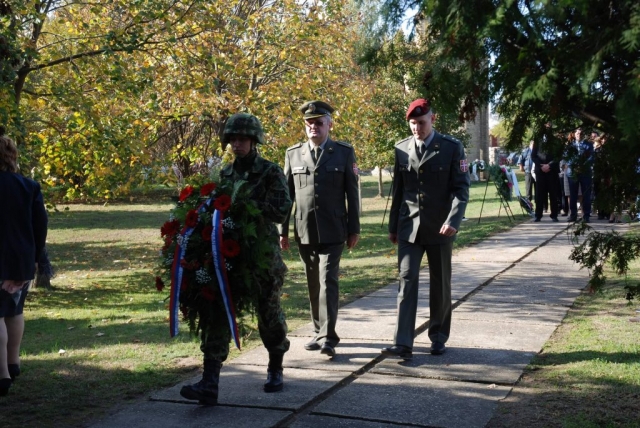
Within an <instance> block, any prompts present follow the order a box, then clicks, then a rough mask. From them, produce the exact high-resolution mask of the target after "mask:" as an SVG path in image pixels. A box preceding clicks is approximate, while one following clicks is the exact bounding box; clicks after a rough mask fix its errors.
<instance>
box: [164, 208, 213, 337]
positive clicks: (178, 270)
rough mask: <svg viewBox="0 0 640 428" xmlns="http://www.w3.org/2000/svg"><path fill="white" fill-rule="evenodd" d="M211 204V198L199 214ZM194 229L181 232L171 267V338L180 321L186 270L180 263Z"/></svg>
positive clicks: (175, 333) (199, 210) (175, 334)
mask: <svg viewBox="0 0 640 428" xmlns="http://www.w3.org/2000/svg"><path fill="white" fill-rule="evenodd" d="M210 203H211V198H209V199H208V200H207V201H206V202H203V203H202V204H200V206H199V207H198V213H202V212H203V211H205V210H206V208H207V207H208V206H209V204H210ZM193 230H194V228H193V227H187V226H185V227H184V228H183V229H182V232H180V236H181V239H179V240H178V244H177V245H176V250H175V252H174V253H173V263H172V265H171V293H170V299H169V334H170V335H171V337H174V336H177V335H178V324H179V320H180V287H181V286H182V274H183V272H184V268H183V267H182V263H180V262H181V261H182V260H183V259H184V256H185V254H186V252H187V245H188V241H189V236H191V234H192V233H193ZM180 243H182V244H180Z"/></svg>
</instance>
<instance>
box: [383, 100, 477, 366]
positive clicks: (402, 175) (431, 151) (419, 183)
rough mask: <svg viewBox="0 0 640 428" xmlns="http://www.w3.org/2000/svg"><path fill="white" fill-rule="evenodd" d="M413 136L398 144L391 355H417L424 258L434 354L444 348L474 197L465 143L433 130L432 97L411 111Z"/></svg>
mask: <svg viewBox="0 0 640 428" xmlns="http://www.w3.org/2000/svg"><path fill="white" fill-rule="evenodd" d="M406 118H407V120H408V121H409V127H410V128H411V132H412V133H413V136H412V137H409V138H406V139H404V140H402V141H400V142H399V143H397V144H396V147H395V166H394V175H393V202H392V203H391V211H390V215H389V240H390V241H391V242H392V243H393V244H398V270H399V277H400V287H399V290H398V320H397V325H396V331H395V334H394V345H393V346H391V347H388V348H384V349H383V350H382V354H383V355H386V356H389V357H399V358H402V359H404V360H410V359H411V358H413V353H412V352H413V336H414V330H415V321H416V311H417V308H418V282H419V272H420V261H421V260H422V256H423V254H424V253H425V252H426V253H427V260H428V262H429V308H430V321H429V331H428V334H429V339H431V354H433V355H440V354H442V353H443V352H444V351H445V343H446V342H447V340H448V339H449V332H450V329H451V254H452V249H453V241H454V239H455V236H456V233H457V232H458V229H459V228H460V223H461V222H462V219H463V218H464V212H465V209H466V207H467V201H468V200H469V184H470V178H469V172H468V164H467V161H466V158H465V154H464V147H463V145H462V143H461V142H460V141H458V140H456V139H454V138H452V137H449V136H446V135H441V134H439V133H438V132H436V131H435V130H434V129H433V112H432V111H431V106H430V103H429V101H427V100H425V99H422V98H421V99H417V100H415V101H413V102H412V103H411V104H410V105H409V108H408V110H407V115H406Z"/></svg>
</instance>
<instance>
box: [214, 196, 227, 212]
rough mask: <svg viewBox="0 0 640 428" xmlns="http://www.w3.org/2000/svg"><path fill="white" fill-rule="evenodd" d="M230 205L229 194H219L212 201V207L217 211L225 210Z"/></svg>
mask: <svg viewBox="0 0 640 428" xmlns="http://www.w3.org/2000/svg"><path fill="white" fill-rule="evenodd" d="M230 206H231V197H230V196H229V195H220V196H218V197H217V198H216V200H215V201H214V202H213V207H214V208H215V209H217V210H218V211H222V212H225V211H227V210H228V209H229V207H230Z"/></svg>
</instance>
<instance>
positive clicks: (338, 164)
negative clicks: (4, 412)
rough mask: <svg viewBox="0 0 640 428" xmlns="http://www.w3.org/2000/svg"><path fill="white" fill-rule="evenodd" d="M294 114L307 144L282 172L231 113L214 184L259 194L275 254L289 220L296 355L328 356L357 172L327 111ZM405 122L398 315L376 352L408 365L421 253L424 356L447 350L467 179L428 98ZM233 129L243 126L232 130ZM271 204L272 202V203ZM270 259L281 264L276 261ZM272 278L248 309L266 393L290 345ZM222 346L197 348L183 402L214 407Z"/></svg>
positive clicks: (355, 218) (313, 107)
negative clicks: (298, 319) (299, 317)
mask: <svg viewBox="0 0 640 428" xmlns="http://www.w3.org/2000/svg"><path fill="white" fill-rule="evenodd" d="M299 111H300V113H301V115H302V119H303V120H304V128H305V132H306V135H307V140H306V141H303V142H300V143H298V144H295V145H294V146H292V147H290V148H289V149H287V151H286V155H285V162H284V170H280V168H279V167H278V166H277V165H276V164H274V163H271V162H268V161H266V160H264V159H262V158H261V157H260V155H259V153H258V151H257V147H258V145H259V144H263V143H264V133H263V130H262V126H261V125H260V122H259V120H258V119H257V118H256V117H255V116H251V115H247V114H246V113H238V114H236V115H233V116H232V117H231V118H230V119H229V121H228V122H227V125H226V127H225V129H224V131H223V136H222V141H223V144H227V143H228V144H230V145H231V148H232V150H233V153H234V155H235V160H234V162H233V164H232V165H229V166H227V167H226V168H225V169H223V171H222V173H221V175H220V180H221V181H223V180H232V181H233V180H239V179H243V180H247V181H248V182H249V183H251V185H252V186H255V187H256V189H258V190H257V191H255V192H252V194H253V195H254V196H255V198H256V201H257V202H258V205H259V206H263V207H265V206H268V207H270V208H269V209H265V210H264V213H265V216H266V217H268V218H267V221H268V222H270V223H271V224H272V225H273V226H275V227H276V228H277V233H274V234H273V243H274V245H279V248H280V249H281V250H288V249H289V248H290V241H289V235H290V233H289V223H290V218H291V216H293V221H292V223H293V229H294V230H293V236H294V239H295V240H296V242H297V244H298V251H299V255H300V259H301V261H302V262H303V265H304V270H305V274H306V278H307V288H308V292H309V303H310V312H311V321H312V325H313V338H312V339H311V340H310V341H309V342H308V343H306V344H305V345H304V348H305V349H306V350H307V351H319V352H320V354H322V355H325V356H327V357H329V358H333V357H334V356H335V355H336V347H337V346H338V344H339V342H340V336H339V335H338V332H337V331H336V325H337V321H338V307H339V298H340V296H339V284H338V282H339V281H338V280H339V268H340V259H341V256H342V252H343V251H344V248H345V246H346V247H347V248H349V249H351V248H354V247H355V246H356V245H357V244H358V240H359V238H360V212H359V197H358V167H357V164H356V157H355V152H354V149H353V147H352V146H351V145H349V144H347V143H345V142H342V141H335V140H333V139H332V138H331V137H330V135H329V134H330V131H331V129H332V126H333V116H332V114H333V112H334V109H333V107H332V106H331V105H329V104H328V103H326V102H324V101H310V102H306V103H304V104H303V105H302V106H301V107H300V108H299ZM239 119H242V120H239ZM406 119H407V121H408V122H409V127H410V129H411V132H412V136H411V137H409V138H406V139H404V140H402V141H400V142H399V143H397V144H396V147H395V164H394V176H393V177H394V178H393V203H392V206H391V212H390V220H389V240H390V241H391V242H392V243H393V244H397V245H398V269H399V276H400V286H399V291H398V298H397V304H398V317H397V324H396V331H395V334H394V339H393V345H392V346H390V347H387V348H384V349H382V354H384V355H385V356H388V357H394V358H401V359H404V360H410V359H411V358H412V357H413V354H412V352H413V340H414V332H415V318H416V311H417V305H418V285H419V270H420V263H421V260H422V257H423V255H424V253H426V254H427V258H428V262H429V266H430V300H429V302H430V313H431V317H430V324H429V332H428V334H429V338H430V339H431V341H432V345H431V349H430V352H431V354H433V355H440V354H442V353H444V352H445V350H446V346H445V343H446V342H447V340H448V338H449V332H450V328H451V256H452V248H453V241H454V239H455V236H456V233H457V231H458V229H459V227H460V223H461V222H462V219H463V217H464V212H465V209H466V205H467V202H468V199H469V184H470V178H469V172H468V164H467V161H466V158H465V153H464V148H463V145H462V143H460V142H459V141H457V140H455V139H454V138H452V137H449V136H446V135H442V134H440V133H438V132H436V131H435V130H434V129H433V122H434V113H433V111H432V109H431V105H430V103H429V101H427V100H426V99H418V100H415V101H414V102H412V103H411V105H410V106H409V108H408V109H407V112H406ZM240 122H242V123H245V126H244V127H242V126H238V123H240ZM265 169H269V171H270V174H267V177H268V180H269V181H270V184H269V185H267V186H265V185H263V184H261V183H260V181H261V180H262V178H261V177H264V176H265V175H264V170H265ZM247 173H248V174H247ZM270 189H271V190H270ZM275 201H280V202H279V205H278V204H276V203H275ZM294 207H295V208H294ZM292 210H293V212H292ZM276 258H277V259H278V260H279V261H281V258H280V255H279V254H278V255H277V256H276ZM276 264H277V263H276ZM278 272H279V273H278V275H273V276H272V277H271V278H272V280H271V281H270V283H269V284H260V289H262V290H269V291H267V292H266V294H267V295H268V296H269V297H268V298H265V299H262V298H261V299H259V303H258V305H259V307H258V308H257V312H258V330H259V332H260V337H261V339H262V342H263V344H264V346H265V348H266V349H267V351H268V353H269V363H268V366H267V380H266V382H265V383H264V385H263V390H264V391H265V392H275V391H280V390H282V389H283V386H284V377H283V359H284V354H285V352H286V351H287V350H288V349H289V346H290V343H289V340H288V339H287V338H286V333H287V325H286V322H285V320H284V316H283V315H282V310H281V309H280V293H281V291H280V288H281V286H282V283H283V276H284V270H279V271H278ZM224 345H225V346H220V345H218V346H210V345H209V344H206V343H203V344H202V350H203V352H204V354H205V355H204V372H203V376H202V379H201V380H200V381H198V382H197V383H195V384H193V385H186V386H184V387H183V388H182V389H181V391H180V394H181V395H182V396H183V397H185V398H187V399H190V400H197V401H198V402H199V403H200V404H205V405H215V404H216V403H217V399H218V382H219V376H220V367H221V365H222V362H223V361H224V360H225V359H226V358H227V355H228V352H229V345H228V338H227V343H226V344H224ZM208 350H218V352H217V353H216V352H208ZM220 350H222V352H220Z"/></svg>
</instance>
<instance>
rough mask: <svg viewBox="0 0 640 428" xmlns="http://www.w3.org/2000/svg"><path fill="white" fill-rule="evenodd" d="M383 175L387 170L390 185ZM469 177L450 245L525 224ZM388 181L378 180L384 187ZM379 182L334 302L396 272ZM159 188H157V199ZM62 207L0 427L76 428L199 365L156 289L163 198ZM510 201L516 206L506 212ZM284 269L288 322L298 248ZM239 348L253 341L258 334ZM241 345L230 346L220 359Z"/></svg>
mask: <svg viewBox="0 0 640 428" xmlns="http://www.w3.org/2000/svg"><path fill="white" fill-rule="evenodd" d="M388 181H389V178H388V177H387V178H385V186H388V184H389V183H388ZM485 188H486V186H485V184H484V183H474V184H473V186H472V189H471V195H472V196H471V203H470V204H469V207H468V210H467V217H468V218H469V221H467V222H465V223H463V226H462V230H461V231H460V234H459V238H458V240H457V242H456V246H457V247H460V246H462V245H469V244H471V243H474V242H478V241H480V240H482V239H484V238H486V237H487V236H490V235H491V234H493V233H496V232H499V231H503V230H506V229H508V228H510V227H512V226H513V225H514V224H516V223H518V222H521V221H527V220H528V219H529V218H528V217H525V216H523V215H522V214H521V212H520V209H519V208H518V207H517V206H516V205H515V204H514V206H513V212H514V214H515V215H516V222H515V223H512V222H511V221H509V220H508V219H507V217H506V216H505V214H504V211H502V212H501V214H500V216H498V214H499V211H500V209H499V208H500V206H499V202H498V200H497V198H496V196H495V189H494V188H493V184H490V186H489V189H488V191H487V198H486V200H485V205H484V208H483V214H482V219H481V221H480V222H479V223H478V221H477V216H478V214H479V212H480V206H481V203H482V199H483V196H484V192H485ZM387 192H388V187H386V188H385V194H386V193H387ZM377 193H378V189H377V181H376V180H375V178H374V177H363V180H362V197H363V201H362V204H363V214H362V219H361V222H362V234H361V239H360V242H359V244H358V246H357V247H356V248H355V249H354V250H352V251H345V253H344V255H343V258H342V262H341V283H340V286H341V303H342V304H346V303H348V302H350V301H353V300H355V299H357V298H359V297H361V296H363V295H366V294H368V293H370V292H372V291H374V290H376V289H378V288H380V287H382V286H384V285H387V284H389V283H391V282H394V281H395V280H396V279H395V278H396V255H395V247H394V246H393V245H391V243H390V242H389V241H388V239H387V221H388V212H387V213H386V216H385V224H384V226H382V225H381V223H382V218H383V215H384V213H385V208H386V206H387V201H386V199H385V198H380V197H378V196H376V195H377ZM160 195H164V196H163V197H161V196H160ZM137 200H140V199H138V198H134V201H133V203H123V202H118V203H113V204H109V205H69V206H65V205H60V206H58V207H57V211H54V212H51V213H50V218H49V225H50V231H49V237H48V248H49V253H50V256H51V259H52V263H53V265H54V266H55V268H56V271H57V276H56V277H55V278H54V279H53V281H52V284H53V286H54V287H55V289H54V290H53V291H48V290H43V289H38V290H33V291H32V292H31V293H30V294H29V297H28V300H27V304H26V307H25V318H26V320H27V321H26V330H25V337H24V340H23V346H22V368H23V374H22V375H21V376H20V378H19V379H18V381H17V382H16V383H15V384H14V386H13V387H12V388H11V391H10V393H9V395H8V396H7V397H4V398H3V399H1V400H0V426H7V425H6V424H5V423H4V422H3V421H11V423H12V424H13V425H14V426H25V427H27V426H38V427H53V426H56V427H58V426H65V427H72V426H83V425H86V424H88V423H90V422H91V421H92V420H95V418H97V417H99V416H101V415H104V414H105V413H106V412H108V410H109V409H111V408H113V407H114V406H117V405H121V404H125V403H127V402H128V401H130V400H132V399H137V398H140V397H141V396H144V395H145V394H147V393H149V392H151V391H153V390H157V389H160V388H163V387H168V386H170V385H174V384H176V383H178V382H180V381H182V380H184V379H187V378H190V377H192V376H194V375H195V374H196V373H197V371H198V369H199V368H200V365H201V353H200V350H199V344H198V341H197V340H194V338H192V337H191V336H190V335H189V333H188V331H187V326H186V324H185V323H182V325H181V334H180V335H178V337H176V338H173V339H171V338H169V327H168V310H167V301H166V297H167V292H162V293H158V292H157V291H156V290H155V284H154V271H155V269H156V264H157V257H158V254H159V248H160V246H161V245H162V243H161V240H160V236H159V228H160V226H161V225H162V224H163V222H164V221H165V220H166V219H167V218H168V212H169V210H170V209H171V207H172V203H171V198H170V195H167V194H166V192H164V193H158V194H157V195H156V197H151V198H149V197H145V198H144V199H142V200H143V201H144V203H136V201H137ZM516 208H517V209H516ZM284 258H285V261H286V263H287V265H288V267H289V272H288V274H287V278H286V283H285V287H284V290H283V292H284V294H283V299H282V303H283V308H284V310H285V313H286V316H287V322H288V324H289V327H290V329H295V328H296V327H298V326H300V325H303V324H305V323H307V322H308V321H309V314H308V306H309V305H308V300H307V291H306V282H305V278H304V273H303V270H302V264H301V262H300V260H299V258H298V253H297V248H296V247H295V245H293V246H292V249H291V250H290V251H287V252H285V253H284ZM244 345H245V346H244V347H243V350H246V349H251V348H253V347H255V346H261V345H260V341H259V339H258V335H257V333H254V334H252V335H251V336H250V337H248V340H247V341H246V342H245V344H244ZM238 354H239V352H238V351H232V353H231V355H230V358H233V357H235V356H237V355H238Z"/></svg>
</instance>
